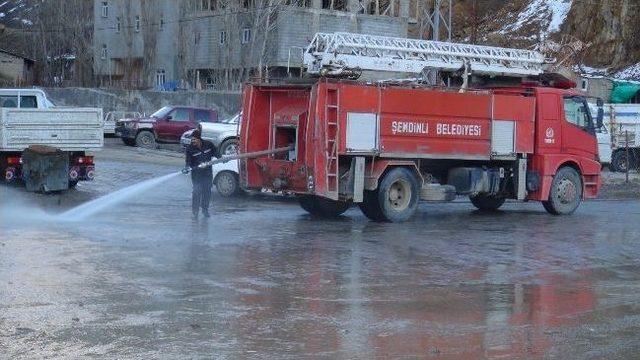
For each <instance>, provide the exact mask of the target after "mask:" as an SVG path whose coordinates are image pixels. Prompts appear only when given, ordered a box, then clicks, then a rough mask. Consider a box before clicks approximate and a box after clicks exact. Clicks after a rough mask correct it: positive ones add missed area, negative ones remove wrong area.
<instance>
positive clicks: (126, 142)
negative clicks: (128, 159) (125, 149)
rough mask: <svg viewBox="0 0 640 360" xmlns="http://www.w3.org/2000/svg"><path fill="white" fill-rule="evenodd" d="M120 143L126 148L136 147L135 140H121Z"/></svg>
mask: <svg viewBox="0 0 640 360" xmlns="http://www.w3.org/2000/svg"><path fill="white" fill-rule="evenodd" d="M122 142H123V143H124V144H125V145H127V146H135V145H136V140H135V139H129V138H122Z"/></svg>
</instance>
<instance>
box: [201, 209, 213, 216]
mask: <svg viewBox="0 0 640 360" xmlns="http://www.w3.org/2000/svg"><path fill="white" fill-rule="evenodd" d="M202 216H204V217H206V218H208V217H210V216H211V215H209V209H202Z"/></svg>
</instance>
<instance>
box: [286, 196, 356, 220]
mask: <svg viewBox="0 0 640 360" xmlns="http://www.w3.org/2000/svg"><path fill="white" fill-rule="evenodd" d="M298 201H299V202H300V207H302V208H303V209H304V210H305V211H306V212H308V213H309V214H311V215H313V216H317V217H337V216H340V215H342V214H344V212H345V211H347V210H348V209H349V206H350V204H349V203H348V202H345V201H335V200H330V199H325V198H322V197H319V196H313V195H301V196H299V197H298Z"/></svg>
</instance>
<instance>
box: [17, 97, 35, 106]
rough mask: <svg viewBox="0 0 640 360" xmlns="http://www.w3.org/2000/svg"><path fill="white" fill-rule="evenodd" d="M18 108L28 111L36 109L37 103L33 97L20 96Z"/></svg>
mask: <svg viewBox="0 0 640 360" xmlns="http://www.w3.org/2000/svg"><path fill="white" fill-rule="evenodd" d="M20 107H21V108H28V109H36V108H37V107H38V102H37V101H36V97H35V96H20Z"/></svg>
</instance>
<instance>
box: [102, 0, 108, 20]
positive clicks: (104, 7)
mask: <svg viewBox="0 0 640 360" xmlns="http://www.w3.org/2000/svg"><path fill="white" fill-rule="evenodd" d="M108 16H109V3H108V2H107V1H103V2H102V17H108Z"/></svg>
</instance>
